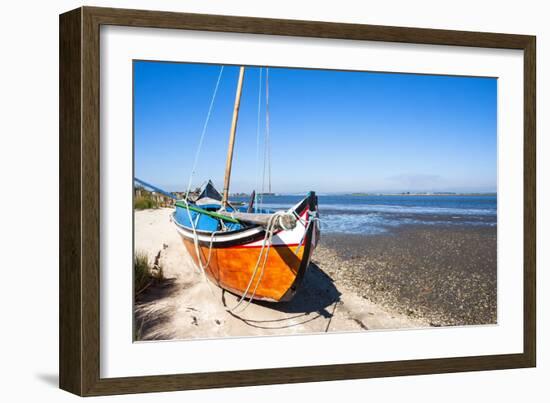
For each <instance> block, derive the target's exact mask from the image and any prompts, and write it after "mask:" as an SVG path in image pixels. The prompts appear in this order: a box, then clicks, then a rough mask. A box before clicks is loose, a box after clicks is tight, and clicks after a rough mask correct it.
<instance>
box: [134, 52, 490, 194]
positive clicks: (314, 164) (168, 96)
mask: <svg viewBox="0 0 550 403" xmlns="http://www.w3.org/2000/svg"><path fill="white" fill-rule="evenodd" d="M219 71H220V66H219V65H204V64H188V63H163V62H145V61H135V62H134V132H135V139H134V147H135V175H136V176H137V177H138V178H140V179H142V180H145V181H148V182H151V183H153V184H156V185H158V186H161V187H164V188H166V189H167V190H172V191H174V190H185V188H186V186H187V181H188V179H189V174H190V171H191V167H192V164H193V159H194V156H195V152H196V149H197V145H198V141H199V137H200V134H201V131H202V127H203V124H204V121H205V119H206V114H207V111H208V106H209V103H210V99H211V96H212V93H213V90H214V87H215V84H216V79H217V77H218V74H219ZM263 74H264V78H265V69H264V73H263ZM237 77H238V67H236V66H226V67H225V68H224V71H223V75H222V79H221V83H220V87H219V90H218V94H217V98H216V102H215V105H214V109H213V112H212V117H211V120H210V123H209V126H208V131H207V133H206V138H205V142H204V145H203V148H202V154H201V158H200V160H199V164H198V167H197V173H196V175H195V177H194V180H193V183H194V185H195V186H198V185H200V184H201V183H202V182H203V181H204V180H207V179H209V178H211V179H212V180H213V181H214V183H215V184H216V186H217V187H218V188H220V189H221V188H222V187H223V175H224V168H225V159H226V153H227V145H228V137H229V130H230V126H231V117H232V109H233V103H234V99H235V90H236V86H237ZM258 88H259V68H257V67H247V69H246V72H245V79H244V87H243V94H242V100H241V109H240V116H239V123H238V128H237V137H236V143H235V154H234V163H233V172H232V176H231V192H250V191H251V190H252V189H253V188H255V187H256V186H255V184H256V183H257V182H256V181H257V179H256V172H257V169H256V124H257V103H258ZM262 91H263V92H264V93H265V86H264V89H263V90H262ZM269 105H270V128H271V130H270V131H271V150H272V190H273V191H274V192H278V193H302V192H306V191H308V190H316V191H317V192H320V193H326V192H374V191H396V192H401V191H458V192H462V191H468V192H469V191H471V192H494V191H496V168H497V166H496V164H497V161H496V159H497V80H496V79H494V78H474V77H449V76H429V75H415V74H387V73H370V72H344V71H331V70H306V69H287V68H270V69H269ZM262 109H263V111H265V100H264V102H263V105H262ZM262 115H263V113H262ZM264 126H265V116H262V121H261V127H262V128H263V127H264ZM261 135H262V137H263V131H262V133H261Z"/></svg>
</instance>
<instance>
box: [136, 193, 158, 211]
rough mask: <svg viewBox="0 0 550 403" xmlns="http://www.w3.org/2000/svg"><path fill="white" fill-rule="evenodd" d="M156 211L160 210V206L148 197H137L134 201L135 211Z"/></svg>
mask: <svg viewBox="0 0 550 403" xmlns="http://www.w3.org/2000/svg"><path fill="white" fill-rule="evenodd" d="M152 208H154V209H156V208H159V204H158V203H157V202H156V201H155V200H153V199H151V198H149V197H146V196H141V197H136V198H135V199H134V209H136V210H145V209H152Z"/></svg>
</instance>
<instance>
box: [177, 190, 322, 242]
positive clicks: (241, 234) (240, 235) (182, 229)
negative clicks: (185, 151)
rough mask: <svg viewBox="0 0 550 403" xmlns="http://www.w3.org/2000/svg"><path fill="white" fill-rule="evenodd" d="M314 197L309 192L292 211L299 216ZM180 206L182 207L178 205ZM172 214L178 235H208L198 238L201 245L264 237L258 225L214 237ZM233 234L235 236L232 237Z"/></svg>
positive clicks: (262, 230)
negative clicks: (187, 225)
mask: <svg viewBox="0 0 550 403" xmlns="http://www.w3.org/2000/svg"><path fill="white" fill-rule="evenodd" d="M314 197H315V193H314V192H309V193H308V195H307V197H305V198H304V199H303V200H302V201H301V202H300V203H299V204H298V205H297V206H296V207H295V208H294V211H295V212H296V213H297V214H298V215H299V216H301V215H302V213H303V212H304V211H305V210H306V209H308V208H310V206H312V205H313V204H314V203H313V204H312V198H314ZM180 208H184V207H180ZM174 215H175V211H174V213H172V214H171V218H172V222H173V223H174V224H175V225H176V227H177V229H179V231H178V232H179V233H180V235H183V236H186V237H188V238H193V237H194V234H193V233H194V232H196V234H197V235H198V236H204V237H208V240H202V239H200V238H199V239H198V242H199V245H201V246H209V245H210V243H212V245H213V246H214V245H215V246H216V247H231V246H237V245H244V244H247V243H252V242H256V241H258V240H260V239H263V238H264V237H265V229H264V228H263V227H262V226H260V225H252V226H248V227H244V228H239V229H237V230H233V231H227V232H220V233H219V234H216V235H214V237H212V233H213V231H204V230H198V229H197V230H195V231H193V229H192V228H189V227H186V226H184V225H182V224H180V223H179V222H178V221H177V220H176V218H175V217H174ZM247 231H251V233H250V234H246V232H247ZM252 231H253V232H252ZM282 231H284V230H281V231H277V232H275V233H274V235H277V234H278V233H280V232H282ZM234 236H237V238H233V237H234ZM211 238H212V239H211ZM216 238H217V239H216ZM223 238H231V239H223ZM274 246H276V245H274Z"/></svg>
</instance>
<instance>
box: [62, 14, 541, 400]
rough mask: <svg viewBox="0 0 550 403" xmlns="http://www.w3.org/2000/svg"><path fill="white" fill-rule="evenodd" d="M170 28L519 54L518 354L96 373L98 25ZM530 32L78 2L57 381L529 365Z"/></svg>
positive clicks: (194, 379)
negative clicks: (520, 302)
mask: <svg viewBox="0 0 550 403" xmlns="http://www.w3.org/2000/svg"><path fill="white" fill-rule="evenodd" d="M101 25H120V26H132V27H150V28H171V29H186V30H201V31H216V32H232V33H251V34H269V35H285V36H302V37H316V38H334V39H351V40H358V41H364V40H369V41H381V42H401V43H414V44H434V45H451V46H453V45H457V46H471V47H481V48H501V49H520V50H523V52H524V59H523V60H524V77H523V80H524V99H523V104H524V112H523V113H524V129H523V130H524V132H523V136H524V177H523V179H524V222H523V225H524V245H523V250H524V268H523V275H524V290H523V292H524V294H523V295H524V306H523V310H524V312H523V315H524V324H523V343H524V347H523V353H521V354H504V355H490V356H468V357H456V358H440V359H421V360H406V361H391V362H378V363H377V362H375V363H359V364H343V365H323V366H308V367H292V368H276V369H255V370H242V371H241V370H240V371H228V372H211V373H193V374H174V375H158V376H140V377H127V378H101V377H100V345H99V344H100V315H99V312H100V307H99V291H100V278H99V264H100V263H99V262H100V260H99V247H100V236H101V234H100V230H99V228H100V225H99V222H100V221H99V220H100V214H99V207H98V206H99V204H100V203H99V201H100V171H99V160H100V147H99V138H100V136H99V130H100V127H99V111H100V104H99V103H100V101H99V99H100V97H99V91H100V84H99V71H100V64H99V54H100V49H99V47H100V45H99V44H100V41H99V35H100V26H101ZM535 43H536V41H535V37H534V36H527V35H510V34H497V33H483V32H461V31H447V30H435V29H419V28H401V27H389V26H374V25H356V24H339V23H328V22H313V21H294V20H276V19H264V18H250V17H229V16H219V15H201V14H185V13H172V12H159V11H143V10H122V9H109V8H95V7H81V8H78V9H75V10H73V11H69V12H67V13H64V14H62V15H61V16H60V88H59V91H60V223H59V225H60V255H59V258H60V274H59V282H60V283H59V285H60V293H59V303H60V307H59V310H60V314H59V320H60V344H59V354H60V355H59V362H60V378H59V379H60V387H61V388H62V389H64V390H67V391H69V392H72V393H75V394H77V395H81V396H92V395H110V394H121V393H139V392H160V391H170V390H186V389H200V388H217V387H233V386H248V385H263V384H278V383H296V382H314V381H328V380H342V379H357V378H370V377H373V378H374V377H387V376H398V375H418V374H435V373H448V372H460V371H481V370H496V369H507V368H525V367H533V366H535V363H536V310H535V301H536V295H535V266H536V261H535V256H536V250H535V247H536V245H535V244H536V217H535V207H536V205H535V203H536V171H535V167H536V159H535V158H536V147H535V120H536V119H535V110H536V108H535V103H536V95H535V88H536V85H535V82H536V81H535V80H536V78H535V74H536V73H535V60H536V56H535V55H536V50H535Z"/></svg>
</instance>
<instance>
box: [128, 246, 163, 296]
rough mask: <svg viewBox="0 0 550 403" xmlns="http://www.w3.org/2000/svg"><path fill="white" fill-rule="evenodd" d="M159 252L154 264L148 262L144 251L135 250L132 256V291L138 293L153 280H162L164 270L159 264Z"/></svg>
mask: <svg viewBox="0 0 550 403" xmlns="http://www.w3.org/2000/svg"><path fill="white" fill-rule="evenodd" d="M159 258H160V252H159V254H158V255H157V257H156V259H155V264H154V265H153V266H151V265H150V264H149V258H148V257H147V254H146V253H144V252H136V254H135V256H134V292H135V295H138V294H140V293H141V292H142V291H143V290H145V289H146V288H147V287H148V286H149V285H150V284H151V283H152V282H153V281H155V280H157V281H160V280H163V279H164V271H163V269H162V266H160V264H159V262H158V261H159Z"/></svg>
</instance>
